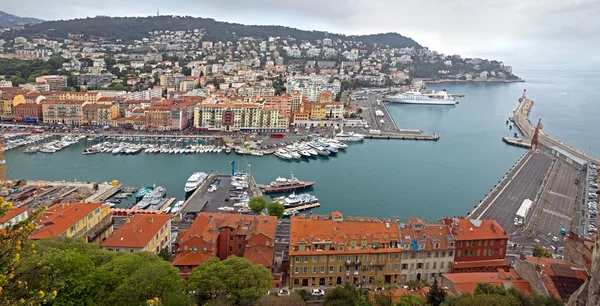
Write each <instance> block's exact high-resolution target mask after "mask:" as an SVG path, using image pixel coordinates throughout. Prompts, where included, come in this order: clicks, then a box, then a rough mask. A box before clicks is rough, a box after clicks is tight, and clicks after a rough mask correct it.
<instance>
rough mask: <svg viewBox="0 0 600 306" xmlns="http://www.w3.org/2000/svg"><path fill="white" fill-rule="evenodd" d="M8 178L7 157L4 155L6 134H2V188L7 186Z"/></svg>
mask: <svg viewBox="0 0 600 306" xmlns="http://www.w3.org/2000/svg"><path fill="white" fill-rule="evenodd" d="M7 180H8V176H7V175H6V157H5V156H4V136H3V135H1V134H0V188H3V187H5V186H6V183H7Z"/></svg>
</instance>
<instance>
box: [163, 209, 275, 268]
mask: <svg viewBox="0 0 600 306" xmlns="http://www.w3.org/2000/svg"><path fill="white" fill-rule="evenodd" d="M276 228H277V217H272V216H248V215H232V214H216V213H215V214H211V213H200V214H199V215H198V217H197V218H196V220H194V222H193V223H192V225H191V226H190V228H189V229H187V230H185V231H182V232H180V234H179V236H178V237H177V240H176V241H175V249H176V251H175V253H176V256H175V259H173V262H172V264H173V266H175V267H177V268H179V271H180V274H181V276H183V277H188V276H189V273H191V272H192V269H194V268H195V267H197V266H199V265H200V264H202V263H204V262H205V261H206V260H207V259H209V258H211V257H219V258H220V259H221V260H223V259H226V258H227V257H229V256H240V257H244V258H246V259H248V260H250V261H251V262H252V263H254V264H262V265H263V266H265V267H267V268H268V269H271V267H272V266H273V257H274V254H275V230H276Z"/></svg>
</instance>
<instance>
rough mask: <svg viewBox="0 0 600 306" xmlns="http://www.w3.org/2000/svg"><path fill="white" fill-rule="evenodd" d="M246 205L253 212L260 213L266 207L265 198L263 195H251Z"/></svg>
mask: <svg viewBox="0 0 600 306" xmlns="http://www.w3.org/2000/svg"><path fill="white" fill-rule="evenodd" d="M248 207H250V210H252V212H254V213H255V214H260V213H262V211H263V210H264V209H265V207H267V200H266V199H265V197H252V198H251V199H250V201H248Z"/></svg>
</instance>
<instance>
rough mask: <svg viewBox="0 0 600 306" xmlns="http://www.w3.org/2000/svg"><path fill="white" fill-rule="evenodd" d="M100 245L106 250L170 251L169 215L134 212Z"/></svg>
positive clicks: (128, 251)
mask: <svg viewBox="0 0 600 306" xmlns="http://www.w3.org/2000/svg"><path fill="white" fill-rule="evenodd" d="M100 247H102V248H103V249H105V250H108V251H115V252H126V253H133V252H139V251H148V252H151V253H153V254H158V253H159V252H160V251H161V250H168V251H169V253H171V215H169V214H144V213H140V214H135V215H133V216H131V217H129V218H127V219H126V221H125V223H124V224H123V225H121V227H119V228H118V229H117V230H116V231H114V232H113V233H112V234H111V235H110V236H109V237H108V238H107V239H106V240H104V241H103V242H102V243H101V244H100Z"/></svg>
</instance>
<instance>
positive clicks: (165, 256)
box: [158, 248, 170, 261]
mask: <svg viewBox="0 0 600 306" xmlns="http://www.w3.org/2000/svg"><path fill="white" fill-rule="evenodd" d="M169 255H170V254H169V249H168V248H164V249H162V250H160V252H158V257H160V258H162V259H164V260H166V261H169Z"/></svg>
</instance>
